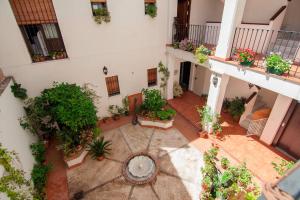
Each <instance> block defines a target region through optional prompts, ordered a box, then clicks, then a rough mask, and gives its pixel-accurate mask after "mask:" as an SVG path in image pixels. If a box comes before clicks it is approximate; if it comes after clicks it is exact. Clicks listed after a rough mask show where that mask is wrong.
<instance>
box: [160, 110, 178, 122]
mask: <svg viewBox="0 0 300 200" xmlns="http://www.w3.org/2000/svg"><path fill="white" fill-rule="evenodd" d="M175 115H176V111H175V110H173V109H166V110H160V111H157V112H156V116H157V117H158V118H159V119H160V120H170V119H172V117H174V116H175Z"/></svg>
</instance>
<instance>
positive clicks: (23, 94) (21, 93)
mask: <svg viewBox="0 0 300 200" xmlns="http://www.w3.org/2000/svg"><path fill="white" fill-rule="evenodd" d="M10 89H11V92H12V93H13V94H14V96H15V97H16V98H19V99H21V100H25V99H26V98H27V97H28V96H27V90H26V89H25V88H22V87H21V84H18V83H14V84H13V85H12V86H10Z"/></svg>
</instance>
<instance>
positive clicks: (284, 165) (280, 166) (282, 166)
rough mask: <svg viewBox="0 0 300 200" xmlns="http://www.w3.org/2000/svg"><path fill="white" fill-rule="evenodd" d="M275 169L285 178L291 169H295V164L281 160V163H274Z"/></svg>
mask: <svg viewBox="0 0 300 200" xmlns="http://www.w3.org/2000/svg"><path fill="white" fill-rule="evenodd" d="M272 165H273V168H274V169H275V171H276V172H277V173H278V174H279V175H280V176H283V175H284V174H285V173H286V172H287V171H288V170H289V169H291V168H293V166H294V165H295V163H294V162H293V161H286V160H284V159H281V160H280V162H272Z"/></svg>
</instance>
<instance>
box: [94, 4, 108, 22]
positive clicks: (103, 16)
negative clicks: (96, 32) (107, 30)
mask: <svg viewBox="0 0 300 200" xmlns="http://www.w3.org/2000/svg"><path fill="white" fill-rule="evenodd" d="M93 12H94V20H95V22H96V23H97V24H102V22H105V23H108V22H110V13H109V11H108V10H107V8H105V7H104V8H98V9H96V10H94V11H93Z"/></svg>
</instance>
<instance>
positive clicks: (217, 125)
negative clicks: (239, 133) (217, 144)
mask: <svg viewBox="0 0 300 200" xmlns="http://www.w3.org/2000/svg"><path fill="white" fill-rule="evenodd" d="M212 129H213V134H214V135H216V134H217V133H221V132H222V130H223V129H222V126H221V124H220V115H216V117H215V122H214V123H213V125H212Z"/></svg>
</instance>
